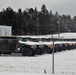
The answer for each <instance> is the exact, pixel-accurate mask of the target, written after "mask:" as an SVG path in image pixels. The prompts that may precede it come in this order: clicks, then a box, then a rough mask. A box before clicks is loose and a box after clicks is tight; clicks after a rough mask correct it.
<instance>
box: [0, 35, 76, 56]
mask: <svg viewBox="0 0 76 75" xmlns="http://www.w3.org/2000/svg"><path fill="white" fill-rule="evenodd" d="M70 40H72V39H63V40H62V39H59V38H54V39H52V38H46V37H45V38H43V37H31V36H26V37H22V36H3V37H0V54H11V53H21V54H22V56H35V55H42V54H46V53H49V54H51V53H52V51H53V42H52V41H54V52H55V53H56V52H61V51H63V50H64V51H65V50H67V49H68V50H71V49H75V48H76V42H75V39H74V40H72V41H70Z"/></svg>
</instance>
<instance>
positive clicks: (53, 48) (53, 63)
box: [52, 35, 54, 74]
mask: <svg viewBox="0 0 76 75" xmlns="http://www.w3.org/2000/svg"><path fill="white" fill-rule="evenodd" d="M52 40H53V51H52V74H54V38H53V35H52Z"/></svg>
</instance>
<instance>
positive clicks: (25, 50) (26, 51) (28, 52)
mask: <svg viewBox="0 0 76 75" xmlns="http://www.w3.org/2000/svg"><path fill="white" fill-rule="evenodd" d="M21 51H22V56H34V55H35V52H34V50H33V49H31V48H28V47H26V48H25V47H24V48H22V50H21Z"/></svg>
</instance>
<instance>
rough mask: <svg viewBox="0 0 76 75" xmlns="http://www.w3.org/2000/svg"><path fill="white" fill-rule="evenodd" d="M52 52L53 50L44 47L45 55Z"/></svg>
mask: <svg viewBox="0 0 76 75" xmlns="http://www.w3.org/2000/svg"><path fill="white" fill-rule="evenodd" d="M50 50H51V49H50V48H49V47H48V46H44V47H43V52H44V53H50Z"/></svg>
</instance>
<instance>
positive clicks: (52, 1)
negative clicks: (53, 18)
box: [0, 0, 76, 16]
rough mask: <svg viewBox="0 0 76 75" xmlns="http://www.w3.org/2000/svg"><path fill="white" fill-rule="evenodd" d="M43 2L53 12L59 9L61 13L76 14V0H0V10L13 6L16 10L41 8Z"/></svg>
mask: <svg viewBox="0 0 76 75" xmlns="http://www.w3.org/2000/svg"><path fill="white" fill-rule="evenodd" d="M42 4H45V5H46V7H47V9H48V10H49V11H50V10H52V12H53V13H55V12H56V11H58V13H59V14H61V15H62V14H65V15H71V16H75V15H76V0H0V11H1V10H2V9H3V8H7V7H9V6H10V7H11V8H13V9H14V10H15V11H17V10H18V9H19V8H21V9H22V10H25V9H26V8H31V7H32V8H35V7H37V9H38V10H41V7H42Z"/></svg>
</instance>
